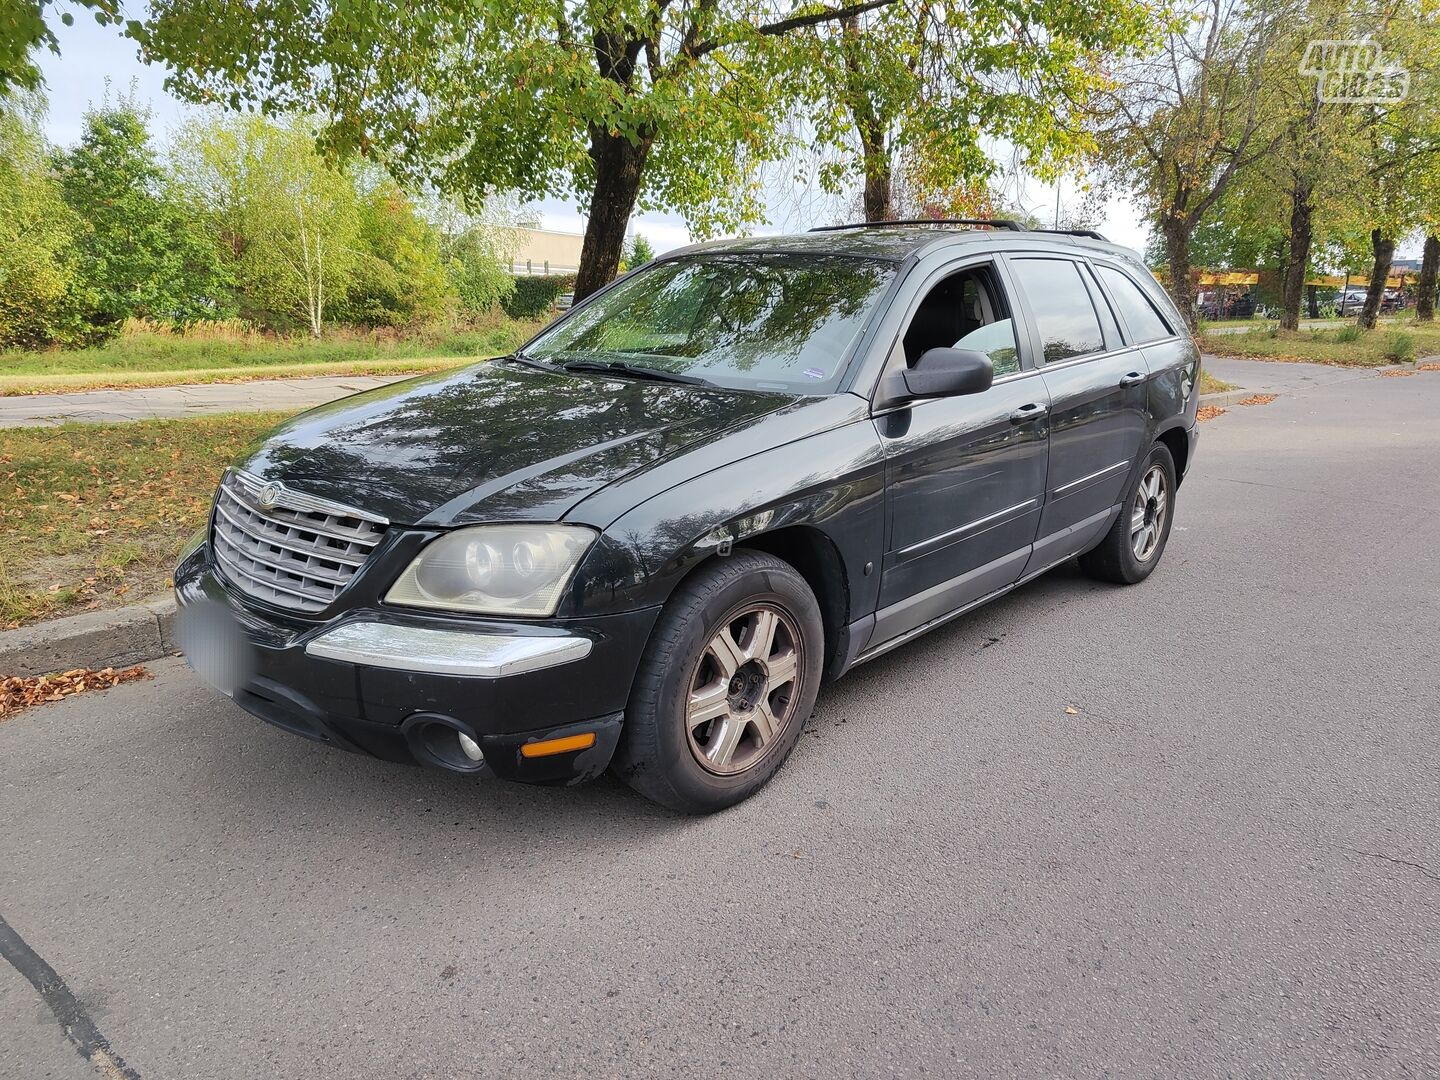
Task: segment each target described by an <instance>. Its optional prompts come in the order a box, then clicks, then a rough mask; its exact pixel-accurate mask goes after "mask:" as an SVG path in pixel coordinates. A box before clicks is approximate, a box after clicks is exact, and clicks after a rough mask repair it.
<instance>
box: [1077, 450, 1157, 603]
mask: <svg viewBox="0 0 1440 1080" xmlns="http://www.w3.org/2000/svg"><path fill="white" fill-rule="evenodd" d="M1174 511H1175V461H1174V459H1173V458H1172V457H1171V456H1170V450H1169V448H1167V447H1166V446H1165V444H1164V443H1156V444H1155V445H1154V446H1152V447H1151V448H1150V453H1149V455H1148V456H1147V457H1146V459H1145V464H1144V466H1143V467H1142V468H1141V470H1140V475H1139V477H1138V478H1137V479H1136V481H1135V483H1134V485H1133V486H1132V487H1131V489H1130V491H1129V493H1128V496H1127V498H1126V499H1125V502H1124V503H1123V504H1122V505H1121V507H1120V516H1119V517H1117V518H1116V519H1115V524H1114V525H1112V526H1111V527H1110V531H1109V532H1108V533H1106V534H1105V539H1103V540H1101V541H1100V543H1099V544H1097V545H1096V546H1095V547H1094V548H1092V549H1091V550H1090V551H1087V552H1086V553H1085V554H1084V555H1081V556H1080V568H1081V569H1082V570H1084V571H1085V572H1086V573H1087V574H1089V575H1090V576H1091V577H1094V578H1099V579H1100V580H1101V581H1113V582H1115V583H1117V584H1120V585H1134V584H1135V583H1137V582H1140V581H1144V580H1145V579H1146V578H1147V577H1149V576H1150V573H1151V571H1153V570H1154V569H1155V566H1156V564H1158V563H1159V562H1160V556H1161V555H1162V554H1164V552H1165V542H1166V541H1167V540H1169V539H1170V522H1171V519H1172V517H1173V516H1174Z"/></svg>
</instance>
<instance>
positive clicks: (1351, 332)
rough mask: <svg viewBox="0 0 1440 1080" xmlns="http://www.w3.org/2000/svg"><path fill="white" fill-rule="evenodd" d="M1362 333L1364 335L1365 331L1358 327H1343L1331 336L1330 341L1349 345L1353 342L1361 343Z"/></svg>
mask: <svg viewBox="0 0 1440 1080" xmlns="http://www.w3.org/2000/svg"><path fill="white" fill-rule="evenodd" d="M1361 333H1363V331H1362V330H1361V329H1360V327H1358V326H1342V327H1341V328H1340V329H1339V330H1336V331H1335V333H1334V334H1332V335H1331V336H1330V340H1331V341H1338V342H1340V343H1341V344H1344V345H1348V344H1350V343H1351V342H1352V341H1359V340H1360V335H1361Z"/></svg>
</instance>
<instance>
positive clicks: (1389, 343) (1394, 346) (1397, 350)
mask: <svg viewBox="0 0 1440 1080" xmlns="http://www.w3.org/2000/svg"><path fill="white" fill-rule="evenodd" d="M1385 355H1386V356H1388V357H1389V358H1390V359H1391V360H1394V361H1395V362H1396V363H1397V364H1404V363H1408V362H1409V361H1411V360H1414V359H1415V338H1414V335H1412V334H1407V333H1405V332H1404V331H1403V330H1396V331H1394V332H1392V333H1389V334H1386V335H1385Z"/></svg>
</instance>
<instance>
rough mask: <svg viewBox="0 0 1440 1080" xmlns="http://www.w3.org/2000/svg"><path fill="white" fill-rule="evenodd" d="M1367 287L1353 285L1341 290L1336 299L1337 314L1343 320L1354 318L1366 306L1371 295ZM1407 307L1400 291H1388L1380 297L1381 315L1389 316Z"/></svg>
mask: <svg viewBox="0 0 1440 1080" xmlns="http://www.w3.org/2000/svg"><path fill="white" fill-rule="evenodd" d="M1369 291H1370V290H1369V287H1368V286H1366V285H1351V286H1350V287H1348V288H1344V289H1341V290H1340V292H1339V294H1338V295H1337V297H1336V299H1335V313H1336V314H1337V315H1339V316H1340V317H1341V318H1353V317H1354V316H1356V315H1359V314H1360V309H1361V308H1363V307H1364V306H1365V297H1366V295H1367V294H1368V293H1369ZM1404 306H1405V297H1404V294H1403V293H1402V292H1401V291H1400V290H1399V289H1386V290H1385V292H1384V293H1383V294H1382V295H1381V297H1380V314H1382V315H1389V314H1392V313H1394V312H1396V311H1399V310H1400V309H1401V308H1403V307H1404Z"/></svg>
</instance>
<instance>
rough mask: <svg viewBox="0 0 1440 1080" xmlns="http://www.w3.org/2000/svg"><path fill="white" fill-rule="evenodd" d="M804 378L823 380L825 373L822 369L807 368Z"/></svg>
mask: <svg viewBox="0 0 1440 1080" xmlns="http://www.w3.org/2000/svg"><path fill="white" fill-rule="evenodd" d="M805 377H806V378H807V379H823V378H824V377H825V371H824V369H823V368H818V367H807V368H806V369H805Z"/></svg>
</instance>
